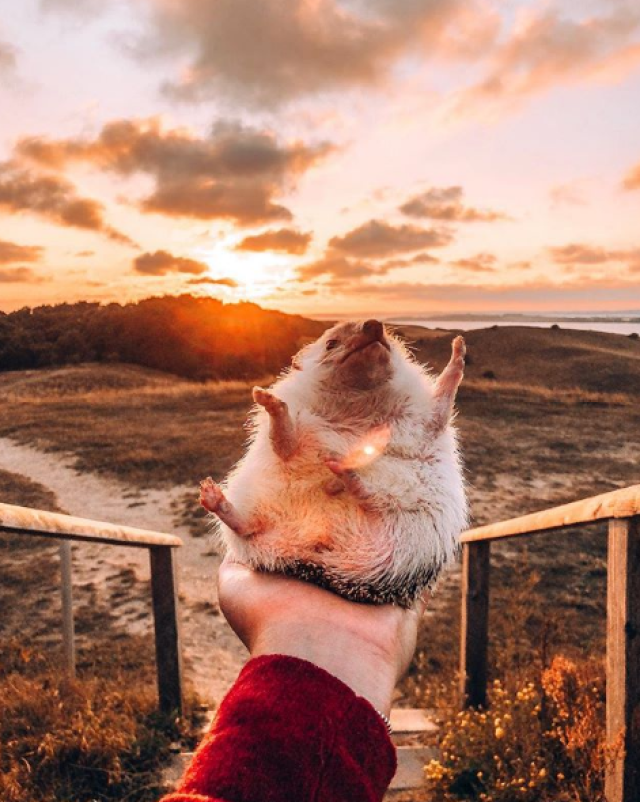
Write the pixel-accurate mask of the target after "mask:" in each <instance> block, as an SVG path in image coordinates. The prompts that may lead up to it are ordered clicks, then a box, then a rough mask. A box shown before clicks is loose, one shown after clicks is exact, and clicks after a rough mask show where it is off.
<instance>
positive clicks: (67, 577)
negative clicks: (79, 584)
mask: <svg viewBox="0 0 640 802" xmlns="http://www.w3.org/2000/svg"><path fill="white" fill-rule="evenodd" d="M60 579H61V582H60V585H61V589H62V647H63V651H64V663H65V669H66V672H67V674H68V675H69V676H70V677H75V675H76V644H75V633H74V626H73V590H72V576H71V543H69V541H68V540H63V541H62V543H60Z"/></svg>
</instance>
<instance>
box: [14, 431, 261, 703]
mask: <svg viewBox="0 0 640 802" xmlns="http://www.w3.org/2000/svg"><path fill="white" fill-rule="evenodd" d="M73 462H74V458H73V456H72V455H68V456H66V457H64V456H60V455H57V454H47V453H43V452H42V451H39V450H37V449H35V448H31V447H29V446H23V445H18V444H16V443H15V442H13V441H12V440H10V439H8V438H0V468H4V469H5V470H7V471H10V472H12V473H17V474H21V475H22V476H25V477H27V478H29V479H31V480H33V481H35V482H38V483H39V484H41V485H43V486H44V487H46V488H48V489H49V490H51V491H53V493H55V495H56V498H57V502H58V504H59V506H60V507H61V508H62V509H63V510H64V511H65V512H67V513H68V514H70V515H77V516H80V517H83V518H93V519H96V520H100V521H109V522H112V523H119V524H125V525H128V526H136V527H140V528H142V529H151V530H154V531H157V532H167V533H171V534H177V535H178V536H180V537H181V538H182V541H183V544H184V546H183V547H182V548H181V549H179V554H178V565H179V587H180V608H181V635H182V644H183V656H184V660H185V675H186V677H187V679H188V680H190V681H191V682H192V684H193V685H194V686H195V688H196V690H197V691H198V693H199V695H200V696H201V697H202V698H204V699H206V700H208V701H210V702H219V701H220V699H221V698H222V696H223V695H224V694H225V692H226V691H227V690H228V688H229V687H230V686H231V685H232V683H233V681H234V679H235V677H236V676H237V674H238V671H239V670H240V668H241V666H242V664H243V663H244V661H245V659H246V652H245V650H244V648H243V646H242V645H241V644H240V642H239V641H238V640H237V638H236V637H235V635H234V634H233V633H232V632H231V630H230V629H229V627H228V626H227V624H226V622H225V621H224V618H223V617H222V615H221V614H220V613H219V612H218V608H217V593H216V584H215V577H216V575H217V567H218V564H219V557H217V556H215V555H212V554H211V553H209V550H210V548H211V542H210V539H209V538H207V537H201V538H194V537H193V536H192V535H190V534H189V532H188V530H187V529H186V528H185V527H181V526H180V525H178V524H176V520H175V519H176V515H175V511H176V510H175V503H176V502H177V501H178V499H180V498H181V496H183V495H184V493H185V492H189V491H191V490H193V488H191V487H185V486H179V487H175V488H173V489H172V490H170V491H165V490H162V491H159V490H138V489H137V488H133V487H130V486H128V485H125V484H122V483H119V482H115V481H112V480H110V479H104V478H101V477H99V476H96V475H95V474H90V473H79V472H78V471H76V470H75V469H74V468H73ZM194 492H195V491H194ZM172 505H174V506H173V507H172ZM73 569H74V586H76V587H82V586H83V585H89V584H92V585H93V586H94V587H95V588H96V591H97V593H98V594H99V595H101V596H102V597H103V598H105V599H109V603H110V604H111V605H112V607H113V611H114V613H115V614H116V615H117V617H118V619H119V620H120V621H121V622H122V623H123V625H124V626H125V627H126V628H127V629H128V630H129V631H130V632H132V633H136V632H146V631H148V630H149V629H150V628H151V625H152V624H151V617H150V615H149V610H150V590H149V587H148V580H149V561H148V555H147V550H146V549H134V548H120V547H117V546H108V545H104V544H90V543H77V544H74V546H73ZM124 574H129V576H133V577H135V579H133V584H132V585H131V586H130V587H129V588H128V590H127V593H119V594H118V596H117V599H116V600H115V601H114V597H113V594H110V592H109V591H110V584H112V583H113V582H114V580H117V578H118V576H122V575H124Z"/></svg>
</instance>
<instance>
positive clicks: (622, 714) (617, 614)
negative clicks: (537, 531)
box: [605, 516, 640, 802]
mask: <svg viewBox="0 0 640 802" xmlns="http://www.w3.org/2000/svg"><path fill="white" fill-rule="evenodd" d="M607 745H608V747H609V749H611V750H612V753H611V755H610V757H611V758H612V759H610V760H609V761H608V765H607V770H606V779H605V796H606V799H607V802H638V800H640V516H635V517H633V518H618V519H612V520H610V521H609V555H608V566H607Z"/></svg>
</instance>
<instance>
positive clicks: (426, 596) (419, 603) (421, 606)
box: [414, 590, 431, 618]
mask: <svg viewBox="0 0 640 802" xmlns="http://www.w3.org/2000/svg"><path fill="white" fill-rule="evenodd" d="M430 601H431V591H430V590H425V591H423V593H422V595H421V596H419V597H418V598H417V600H416V603H415V605H414V609H415V611H416V613H417V614H418V618H422V616H423V615H424V614H425V611H426V609H427V606H428V604H429V602H430Z"/></svg>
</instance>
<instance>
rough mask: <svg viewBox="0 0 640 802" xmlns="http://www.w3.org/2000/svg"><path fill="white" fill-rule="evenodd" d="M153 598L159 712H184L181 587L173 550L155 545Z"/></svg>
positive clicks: (152, 576)
mask: <svg viewBox="0 0 640 802" xmlns="http://www.w3.org/2000/svg"><path fill="white" fill-rule="evenodd" d="M149 557H150V560H151V595H152V599H153V624H154V629H155V635H156V665H157V668H158V696H159V699H160V709H161V710H162V711H163V712H165V713H171V712H173V711H177V712H178V713H182V664H181V654H180V633H179V627H178V587H177V581H176V569H175V564H174V560H173V549H172V548H169V547H166V546H152V547H151V548H150V549H149Z"/></svg>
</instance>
